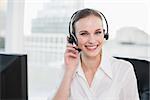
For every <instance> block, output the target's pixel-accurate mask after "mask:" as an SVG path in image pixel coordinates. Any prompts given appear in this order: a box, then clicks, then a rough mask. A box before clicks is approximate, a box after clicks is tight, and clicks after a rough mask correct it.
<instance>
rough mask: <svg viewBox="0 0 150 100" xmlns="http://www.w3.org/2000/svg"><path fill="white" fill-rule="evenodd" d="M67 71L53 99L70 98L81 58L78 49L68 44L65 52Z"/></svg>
mask: <svg viewBox="0 0 150 100" xmlns="http://www.w3.org/2000/svg"><path fill="white" fill-rule="evenodd" d="M64 59H65V73H64V77H63V80H62V82H61V84H60V86H59V88H58V90H57V92H56V94H55V96H54V98H53V100H68V98H69V95H70V86H71V82H72V77H73V74H74V72H75V70H76V66H77V64H78V60H79V53H78V51H77V50H76V49H75V48H73V46H72V45H70V44H68V45H67V49H66V52H65V58H64Z"/></svg>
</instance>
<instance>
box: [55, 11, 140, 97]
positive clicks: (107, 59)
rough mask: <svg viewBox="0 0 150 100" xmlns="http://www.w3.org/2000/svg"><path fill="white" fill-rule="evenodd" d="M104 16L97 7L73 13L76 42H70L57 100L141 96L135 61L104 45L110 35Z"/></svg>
mask: <svg viewBox="0 0 150 100" xmlns="http://www.w3.org/2000/svg"><path fill="white" fill-rule="evenodd" d="M102 17H104V16H103V14H102V13H100V12H98V11H96V10H93V9H82V10H79V11H77V12H76V13H74V14H73V16H72V18H71V22H70V27H71V28H70V31H71V33H70V37H69V39H70V38H73V41H74V42H75V44H76V45H72V44H70V43H68V44H67V47H66V52H65V58H64V59H65V61H64V69H65V71H64V75H63V79H62V81H61V83H60V86H59V88H58V90H57V92H56V94H55V96H54V98H53V100H68V99H69V100H139V96H138V90H137V83H136V77H135V73H134V70H133V67H132V65H131V64H130V63H129V62H126V61H123V60H117V59H115V58H112V57H111V56H109V54H108V52H107V53H106V52H105V51H104V50H103V49H102V47H103V44H104V38H106V39H107V38H108V36H107V35H108V34H106V33H105V30H104V28H103V21H102V20H103V19H102ZM104 19H105V18H104ZM106 23H107V22H106ZM79 49H80V50H79Z"/></svg>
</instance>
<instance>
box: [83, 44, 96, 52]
mask: <svg viewBox="0 0 150 100" xmlns="http://www.w3.org/2000/svg"><path fill="white" fill-rule="evenodd" d="M85 47H86V49H88V50H90V51H93V50H96V48H97V47H98V45H88V46H87V45H86V46H85Z"/></svg>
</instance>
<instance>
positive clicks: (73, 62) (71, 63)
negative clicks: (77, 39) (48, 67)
mask: <svg viewBox="0 0 150 100" xmlns="http://www.w3.org/2000/svg"><path fill="white" fill-rule="evenodd" d="M75 48H77V46H73V45H72V44H70V43H68V44H67V47H66V51H65V55H64V60H65V66H66V71H69V72H70V71H71V72H72V73H73V72H75V70H76V67H77V65H78V61H79V51H78V50H76V49H75Z"/></svg>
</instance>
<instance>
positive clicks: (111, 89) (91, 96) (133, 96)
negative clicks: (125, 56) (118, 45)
mask: <svg viewBox="0 0 150 100" xmlns="http://www.w3.org/2000/svg"><path fill="white" fill-rule="evenodd" d="M61 76H62V75H61ZM59 85H60V84H59ZM69 100H139V95H138V89H137V80H136V77H135V72H134V69H133V66H132V64H131V63H129V62H127V61H124V60H118V59H115V58H113V57H111V56H108V55H107V54H106V53H103V54H102V62H101V64H100V65H99V68H98V70H97V71H96V73H95V75H94V78H93V81H92V84H91V86H90V87H89V85H88V82H87V80H86V78H85V75H84V72H83V70H82V68H81V62H79V64H78V67H77V70H76V72H75V74H74V76H73V80H72V84H71V87H70V97H69Z"/></svg>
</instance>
